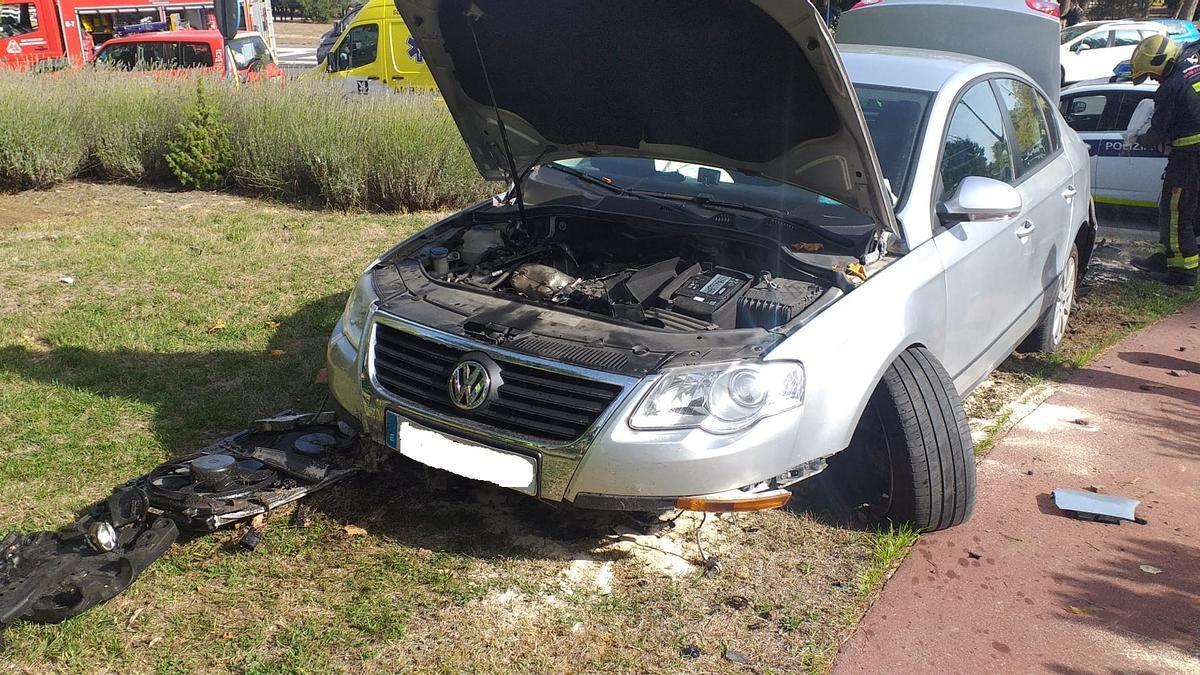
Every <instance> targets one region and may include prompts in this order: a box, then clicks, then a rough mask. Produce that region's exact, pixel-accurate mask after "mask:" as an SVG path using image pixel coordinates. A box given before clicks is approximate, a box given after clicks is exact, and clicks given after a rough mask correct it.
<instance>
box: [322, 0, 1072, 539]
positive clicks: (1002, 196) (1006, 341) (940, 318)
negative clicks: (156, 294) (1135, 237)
mask: <svg viewBox="0 0 1200 675" xmlns="http://www.w3.org/2000/svg"><path fill="white" fill-rule="evenodd" d="M397 5H398V6H399V8H400V10H401V12H402V14H403V15H404V19H405V22H406V23H407V24H408V25H409V26H410V27H411V28H412V30H413V34H414V36H416V39H417V40H418V41H419V42H420V44H421V50H422V53H423V54H424V55H425V56H426V58H427V60H428V63H429V66H430V68H431V70H432V72H433V74H434V77H435V79H436V81H437V83H438V86H439V88H440V89H441V92H442V94H443V96H444V97H445V101H446V104H447V106H448V108H449V110H450V112H451V114H452V115H453V116H454V118H455V120H456V122H457V124H458V127H459V129H460V131H461V132H462V135H463V138H464V139H465V141H466V143H467V146H468V147H469V149H470V152H471V154H472V156H473V158H474V160H475V161H476V163H477V164H478V166H479V169H480V171H481V172H482V173H483V175H485V176H487V177H488V178H492V179H504V180H506V181H507V182H508V184H509V188H508V189H507V190H506V191H505V192H504V193H503V194H501V195H498V196H496V197H494V198H492V199H489V200H487V201H484V202H482V203H479V204H477V205H475V206H472V207H470V208H467V209H465V210H463V211H461V212H459V213H455V214H454V215H452V216H450V217H448V218H446V219H444V220H442V221H441V222H438V223H436V224H434V225H432V226H430V227H429V228H428V229H426V230H424V231H422V232H420V233H418V234H417V235H415V236H414V237H412V238H410V239H409V240H407V241H405V242H402V243H400V244H399V245H397V246H396V247H395V248H393V249H392V250H390V251H388V252H387V253H385V254H384V255H383V256H381V257H380V258H379V259H378V260H377V261H376V262H375V263H374V264H372V265H371V266H370V267H369V268H368V269H367V270H366V272H365V273H364V275H363V276H362V278H361V279H360V281H359V282H358V284H357V286H356V287H355V289H354V291H353V292H352V294H351V296H350V298H349V300H348V302H347V303H346V309H345V312H344V314H343V315H342V317H341V319H340V320H339V322H338V324H337V327H336V328H335V330H334V332H333V335H332V338H331V340H330V343H329V348H328V362H329V383H330V387H331V390H332V394H333V398H334V399H335V400H336V402H337V406H338V408H339V410H340V413H341V415H342V417H343V419H344V420H345V421H346V422H347V423H349V424H352V425H353V426H355V427H356V428H358V429H359V430H360V431H361V432H362V433H364V434H365V435H366V436H367V437H369V438H370V439H371V440H373V441H375V442H378V443H380V444H382V445H384V446H386V447H388V448H391V449H394V450H395V451H397V452H399V453H401V454H403V455H405V456H407V457H410V458H412V459H414V460H416V461H418V462H422V463H424V464H427V465H429V466H433V467H437V468H441V469H445V470H448V471H451V472H454V473H457V474H460V475H463V476H467V477H470V478H474V479H478V480H483V481H490V482H492V483H496V484H498V485H502V486H505V487H509V488H512V489H514V490H518V491H521V492H524V493H527V494H529V495H533V496H536V497H538V498H540V499H543V500H548V501H553V502H565V503H570V504H573V505H575V506H577V507H583V508H600V509H627V510H665V509H669V508H682V509H692V510H703V511H740V510H752V509H762V508H770V507H777V506H780V505H782V504H784V503H785V502H786V501H787V499H788V497H789V496H790V494H791V493H790V492H789V490H788V487H789V486H791V485H793V484H795V483H796V482H798V481H801V480H804V479H806V478H809V477H812V476H814V475H816V474H818V473H820V472H822V471H824V470H826V469H828V473H827V474H826V478H827V479H829V478H832V479H833V480H834V481H835V483H834V484H835V485H837V486H839V489H841V490H843V491H845V494H848V495H850V496H851V498H852V501H853V505H854V507H855V508H856V509H857V510H858V511H859V513H860V514H861V515H863V516H864V517H866V518H868V519H892V520H897V521H907V522H911V523H913V524H915V525H917V526H919V527H921V528H925V529H938V528H945V527H950V526H953V525H955V524H958V523H961V522H963V521H964V520H965V519H966V518H967V517H968V516H969V514H970V513H971V509H972V506H973V504H974V499H975V463H974V458H973V453H972V443H971V438H970V434H969V432H968V429H967V424H966V419H965V416H964V414H963V409H962V403H961V397H962V396H963V395H965V394H966V393H967V392H969V391H971V390H972V388H974V387H975V386H977V385H978V384H979V383H980V382H981V381H983V380H984V379H985V378H986V377H987V375H988V374H989V373H990V372H991V370H992V369H993V368H995V367H996V366H997V365H998V364H999V363H1000V362H1001V361H1002V360H1003V359H1004V358H1005V357H1007V356H1008V355H1009V354H1010V353H1011V352H1012V351H1013V350H1014V349H1016V348H1018V347H1021V348H1026V349H1032V350H1043V351H1052V350H1054V349H1055V348H1057V347H1058V345H1059V343H1060V342H1061V341H1062V339H1063V335H1064V332H1065V330H1066V322H1067V319H1068V317H1069V316H1070V312H1071V306H1072V302H1073V299H1074V292H1075V286H1076V283H1077V280H1078V278H1079V275H1080V270H1081V269H1083V267H1084V265H1085V264H1086V262H1087V258H1088V255H1089V253H1090V251H1091V247H1092V241H1093V239H1094V233H1095V220H1094V218H1093V217H1092V213H1091V209H1090V206H1089V199H1088V194H1089V188H1090V186H1089V183H1088V180H1089V178H1088V175H1089V174H1088V154H1087V147H1086V146H1085V145H1084V144H1083V143H1082V142H1081V141H1080V140H1079V138H1078V137H1077V136H1076V134H1075V133H1074V132H1073V131H1071V130H1070V129H1069V128H1068V127H1067V126H1066V124H1065V123H1064V122H1063V120H1062V117H1061V116H1060V115H1059V113H1058V112H1057V108H1056V106H1054V105H1052V104H1051V103H1050V101H1049V100H1048V99H1047V97H1046V95H1045V94H1044V93H1043V90H1042V89H1041V88H1039V87H1038V86H1037V85H1036V84H1035V83H1034V82H1033V81H1032V80H1030V78H1029V77H1027V76H1026V75H1025V74H1023V73H1022V72H1021V71H1019V70H1017V69H1016V68H1014V67H1012V66H1009V65H1005V64H1003V63H998V62H993V61H985V60H982V59H979V58H973V57H971V58H969V57H962V56H956V55H952V54H947V53H940V52H927V51H921V50H914V49H900V48H884V47H853V46H852V47H843V48H842V49H841V51H840V53H839V51H838V50H837V49H836V48H835V47H834V46H833V44H832V42H831V39H830V36H829V34H828V33H827V31H826V29H825V27H824V25H823V24H822V22H821V21H820V19H819V17H818V15H817V14H816V12H815V10H813V8H812V6H811V5H810V4H809V3H806V2H794V1H792V0H737V1H735V2H730V1H729V0H689V1H688V2H653V3H648V2H642V1H640V0H607V1H606V2H596V1H595V0H573V1H569V2H562V1H558V2H522V3H506V2H501V1H500V0H398V2H397ZM852 83H853V84H852Z"/></svg>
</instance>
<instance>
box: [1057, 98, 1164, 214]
mask: <svg viewBox="0 0 1200 675" xmlns="http://www.w3.org/2000/svg"><path fill="white" fill-rule="evenodd" d="M1157 90H1158V84H1156V83H1155V82H1154V81H1152V80H1147V81H1146V82H1144V83H1142V84H1140V85H1137V84H1133V83H1132V82H1130V81H1129V80H1124V81H1119V82H1107V81H1098V82H1081V83H1079V84H1077V85H1074V86H1072V87H1068V88H1067V89H1065V90H1064V91H1063V93H1062V98H1061V101H1062V103H1061V106H1060V108H1061V110H1062V114H1063V117H1064V118H1065V119H1066V121H1067V124H1068V125H1070V126H1071V128H1072V129H1074V130H1075V131H1076V132H1077V133H1078V134H1079V136H1080V138H1082V139H1083V140H1084V142H1086V143H1087V144H1088V145H1089V146H1090V147H1091V154H1092V197H1093V198H1094V199H1095V200H1096V201H1097V202H1099V203H1104V204H1116V205H1120V206H1141V207H1149V208H1156V207H1157V206H1158V198H1159V194H1160V193H1161V191H1162V175H1163V170H1164V169H1166V166H1167V158H1166V156H1165V155H1163V154H1162V152H1161V151H1159V149H1158V148H1143V147H1141V146H1139V145H1133V146H1131V147H1125V145H1124V141H1123V139H1122V134H1124V133H1125V130H1126V129H1127V128H1128V127H1129V119H1130V117H1131V116H1132V115H1133V111H1134V109H1136V108H1137V107H1138V104H1140V103H1141V102H1142V101H1145V100H1146V99H1153V98H1154V92H1155V91H1157Z"/></svg>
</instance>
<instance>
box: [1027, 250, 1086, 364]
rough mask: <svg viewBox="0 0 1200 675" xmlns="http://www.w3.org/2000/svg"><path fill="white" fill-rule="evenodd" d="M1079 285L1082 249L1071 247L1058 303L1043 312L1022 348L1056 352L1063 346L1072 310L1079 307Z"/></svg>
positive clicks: (1064, 267)
mask: <svg viewBox="0 0 1200 675" xmlns="http://www.w3.org/2000/svg"><path fill="white" fill-rule="evenodd" d="M1078 286H1079V249H1077V248H1075V247H1071V255H1070V256H1068V257H1067V264H1066V265H1065V266H1063V271H1062V275H1060V276H1059V279H1058V290H1057V291H1056V292H1055V295H1054V305H1053V306H1051V307H1050V309H1049V310H1047V311H1046V313H1045V314H1044V315H1042V318H1041V321H1039V322H1038V325H1037V328H1034V329H1033V332H1032V333H1030V334H1029V337H1027V338H1025V341H1024V342H1022V343H1021V346H1019V347H1017V351H1019V352H1042V353H1043V354H1052V353H1054V352H1056V351H1058V348H1059V347H1061V346H1062V341H1063V338H1065V337H1066V336H1067V322H1068V321H1070V319H1071V311H1072V309H1074V307H1075V289H1076V288H1077V287H1078Z"/></svg>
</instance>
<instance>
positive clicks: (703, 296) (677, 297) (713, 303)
mask: <svg viewBox="0 0 1200 675" xmlns="http://www.w3.org/2000/svg"><path fill="white" fill-rule="evenodd" d="M685 279H686V280H685V281H684V282H683V283H682V284H680V285H679V287H678V288H676V289H675V290H674V291H673V292H672V293H671V298H670V301H671V308H672V309H673V310H674V311H676V312H679V313H680V314H686V315H688V316H691V317H695V318H697V319H701V320H703V321H708V322H709V323H712V324H715V325H718V326H721V327H722V328H733V326H734V325H735V323H736V321H737V303H736V302H734V301H735V300H736V299H737V298H738V296H739V295H741V293H742V292H743V291H744V290H745V288H746V287H747V286H748V285H749V284H750V282H751V281H752V279H751V278H750V277H748V276H746V275H745V274H743V273H741V272H738V271H737V270H730V269H725V268H723V267H714V268H712V269H709V270H704V271H701V272H699V273H698V274H693V275H692V276H690V277H685Z"/></svg>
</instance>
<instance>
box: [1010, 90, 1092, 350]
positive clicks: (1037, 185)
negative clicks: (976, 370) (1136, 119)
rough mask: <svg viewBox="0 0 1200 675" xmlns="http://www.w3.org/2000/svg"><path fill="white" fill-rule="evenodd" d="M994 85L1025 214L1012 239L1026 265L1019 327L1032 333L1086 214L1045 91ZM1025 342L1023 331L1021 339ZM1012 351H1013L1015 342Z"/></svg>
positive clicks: (1019, 268) (1017, 267)
mask: <svg viewBox="0 0 1200 675" xmlns="http://www.w3.org/2000/svg"><path fill="white" fill-rule="evenodd" d="M993 84H994V85H995V88H996V93H997V95H998V96H999V98H1000V107H1001V108H1002V109H1003V110H1004V112H1005V117H1006V121H1007V123H1008V131H1009V139H1010V145H1011V146H1012V152H1013V164H1014V166H1015V168H1016V177H1017V180H1016V183H1015V186H1016V188H1017V192H1019V193H1020V195H1021V204H1022V209H1023V213H1022V216H1021V222H1020V224H1019V225H1018V226H1017V228H1016V230H1014V235H1015V236H1016V238H1017V239H1018V240H1019V241H1020V242H1021V247H1022V250H1021V254H1022V260H1021V262H1020V264H1019V265H1018V264H1016V261H1014V266H1013V268H1012V271H1013V272H1015V273H1018V274H1020V276H1021V281H1022V285H1023V288H1022V289H1021V292H1020V297H1021V300H1022V302H1025V303H1028V304H1027V305H1026V306H1025V307H1024V308H1023V309H1022V310H1021V312H1020V313H1021V316H1020V317H1019V319H1018V323H1017V325H1019V326H1024V327H1025V331H1027V330H1029V329H1032V328H1033V326H1034V325H1035V323H1036V322H1037V320H1038V318H1039V317H1041V315H1042V312H1043V311H1044V310H1045V309H1046V308H1048V307H1049V306H1050V304H1052V301H1053V300H1054V297H1055V295H1056V294H1057V290H1058V285H1057V283H1058V277H1059V273H1060V272H1061V271H1062V268H1063V265H1064V264H1065V262H1066V257H1067V255H1068V254H1069V251H1068V250H1067V248H1068V246H1069V245H1070V243H1071V242H1070V233H1071V231H1072V224H1073V223H1074V221H1075V220H1076V219H1077V218H1078V219H1080V220H1082V218H1083V215H1082V214H1080V215H1079V216H1076V215H1075V214H1074V213H1072V206H1073V204H1075V202H1076V199H1075V196H1076V195H1077V194H1078V190H1077V189H1076V187H1075V179H1074V175H1075V167H1073V166H1072V165H1071V160H1070V158H1068V157H1067V154H1066V153H1065V152H1063V149H1062V142H1061V139H1060V138H1059V137H1058V125H1057V123H1056V122H1055V120H1054V119H1047V112H1050V113H1051V114H1052V113H1053V108H1052V107H1051V106H1050V104H1049V102H1047V101H1045V100H1044V98H1043V97H1042V94H1041V92H1039V91H1038V90H1037V89H1035V88H1034V87H1033V85H1031V84H1028V83H1026V82H1024V81H1022V80H1017V79H1013V78H997V79H996V80H994V82H993ZM1023 337H1024V331H1023V332H1021V334H1020V335H1019V336H1018V340H1019V339H1020V338H1023ZM1011 347H1013V348H1015V347H1016V343H1015V342H1014V343H1013V344H1012V345H1011Z"/></svg>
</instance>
